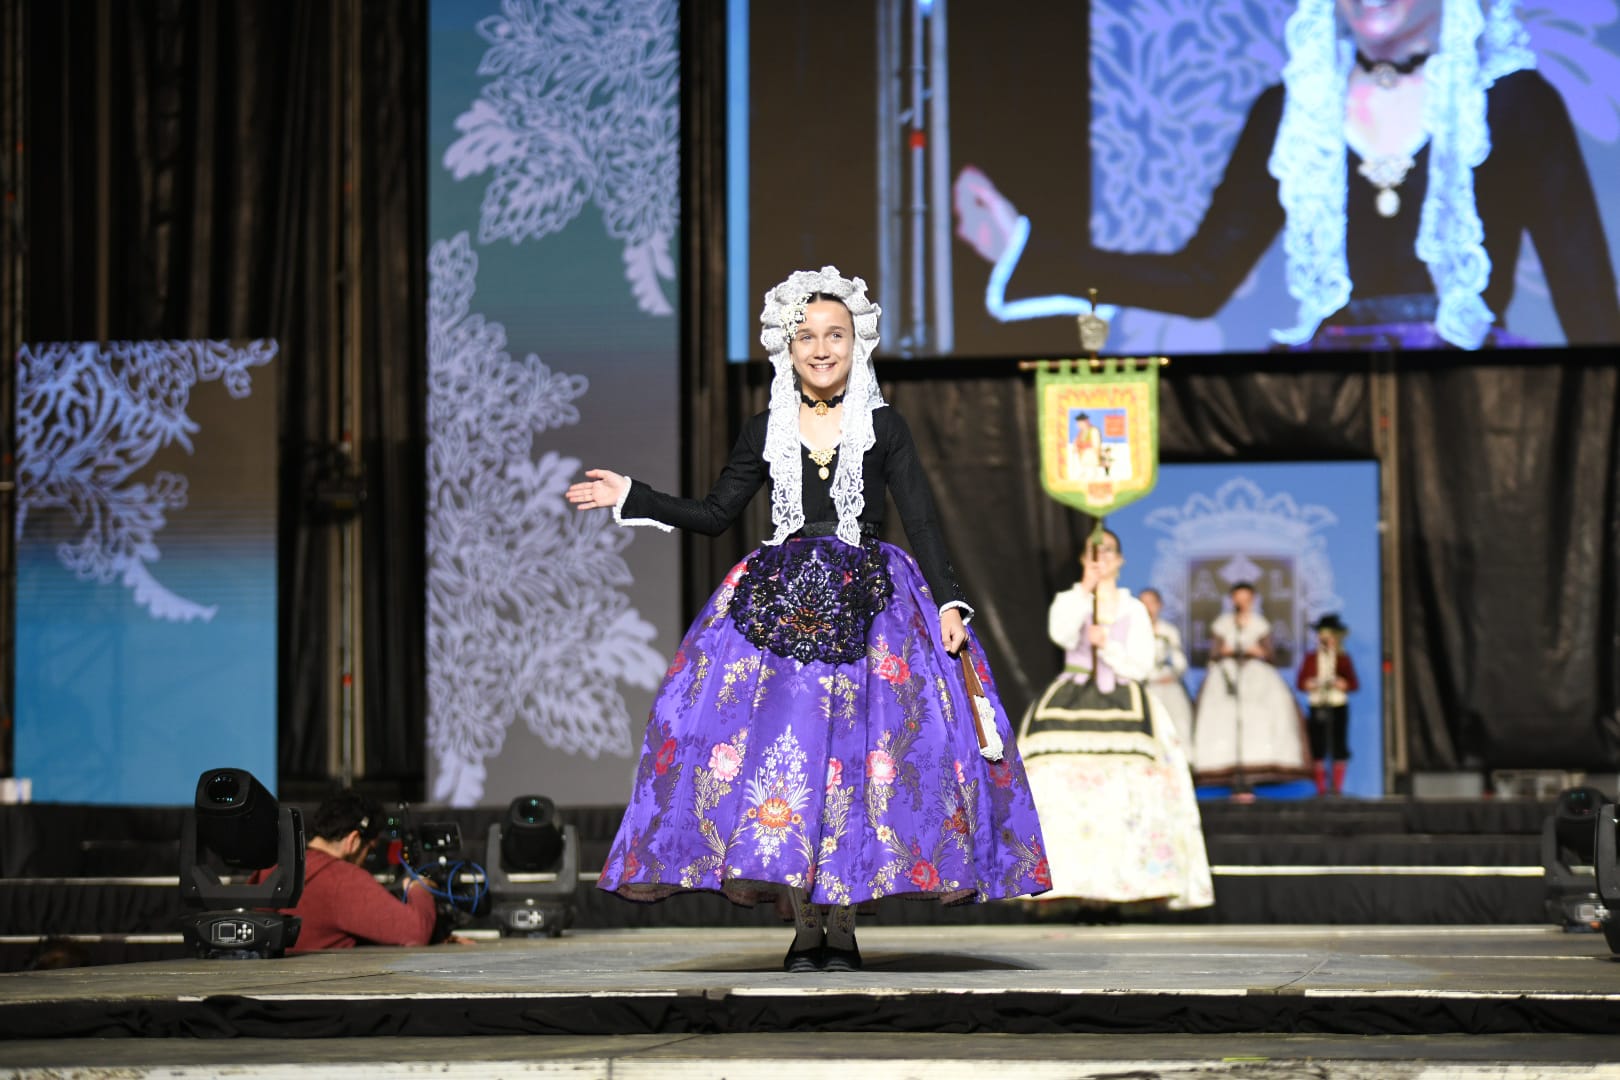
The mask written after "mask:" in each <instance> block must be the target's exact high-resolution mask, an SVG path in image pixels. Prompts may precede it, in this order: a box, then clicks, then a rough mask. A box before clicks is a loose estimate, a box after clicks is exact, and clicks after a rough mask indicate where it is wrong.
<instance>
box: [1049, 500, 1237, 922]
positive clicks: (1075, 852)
mask: <svg viewBox="0 0 1620 1080" xmlns="http://www.w3.org/2000/svg"><path fill="white" fill-rule="evenodd" d="M1124 563H1125V560H1124V558H1123V557H1122V555H1121V554H1120V548H1119V538H1118V537H1117V536H1115V535H1114V534H1113V533H1111V532H1106V531H1105V532H1104V533H1103V534H1102V536H1101V538H1100V539H1099V540H1098V541H1097V542H1095V543H1094V544H1093V545H1091V546H1090V548H1089V549H1088V552H1087V557H1086V558H1085V559H1084V560H1083V564H1084V566H1085V573H1084V575H1083V576H1082V578H1081V580H1080V583H1079V584H1078V585H1076V586H1074V587H1073V588H1072V589H1068V590H1067V591H1065V592H1061V593H1059V594H1058V595H1057V596H1056V597H1054V598H1053V600H1052V606H1051V609H1050V610H1049V611H1048V612H1047V632H1048V634H1049V635H1050V637H1051V639H1052V641H1053V643H1054V644H1056V645H1057V646H1059V647H1060V648H1062V649H1063V650H1064V659H1065V661H1066V665H1065V668H1064V671H1063V673H1062V674H1061V675H1059V676H1058V677H1057V678H1056V679H1055V680H1053V682H1052V684H1051V685H1050V686H1049V687H1047V690H1046V692H1045V693H1044V694H1043V695H1041V698H1040V700H1039V701H1037V702H1036V703H1035V704H1034V705H1033V706H1031V707H1030V710H1029V711H1028V712H1027V713H1026V714H1025V716H1024V721H1023V724H1022V725H1021V728H1020V731H1019V735H1018V745H1019V747H1020V749H1021V750H1022V752H1023V754H1024V762H1025V767H1026V768H1027V769H1028V770H1029V786H1030V791H1031V792H1033V794H1034V796H1035V806H1036V808H1037V809H1038V810H1039V811H1040V815H1041V822H1042V825H1043V826H1044V828H1045V833H1046V840H1047V844H1048V848H1047V851H1048V858H1049V859H1050V861H1051V865H1052V890H1051V892H1049V893H1046V894H1045V895H1044V896H1043V897H1042V898H1041V900H1042V902H1043V903H1044V902H1046V901H1048V900H1056V899H1071V900H1081V901H1084V902H1086V903H1088V904H1090V905H1115V904H1133V903H1140V902H1145V901H1154V902H1158V903H1161V904H1163V905H1165V906H1167V907H1169V908H1172V909H1176V910H1182V909H1187V908H1200V907H1208V906H1209V905H1210V904H1212V903H1214V900H1215V897H1214V891H1213V888H1212V885H1211V880H1210V870H1209V856H1208V854H1207V853H1206V852H1205V850H1204V833H1203V826H1202V823H1201V821H1200V818H1199V813H1198V801H1197V798H1196V796H1195V795H1194V793H1193V785H1192V774H1191V772H1190V770H1189V769H1188V767H1187V757H1186V754H1185V752H1184V750H1183V747H1182V742H1181V736H1180V734H1179V733H1178V732H1177V730H1176V727H1175V724H1174V722H1173V721H1172V720H1171V719H1170V715H1169V714H1168V713H1167V712H1166V711H1165V709H1164V707H1163V706H1162V705H1161V704H1159V702H1158V700H1157V699H1156V698H1155V697H1154V696H1153V695H1152V694H1151V693H1149V692H1148V691H1147V687H1146V686H1145V681H1146V679H1147V677H1148V675H1149V674H1150V673H1151V671H1152V670H1153V619H1152V617H1151V616H1149V614H1148V611H1147V608H1145V607H1144V606H1143V605H1142V602H1141V601H1140V600H1138V599H1136V598H1135V597H1134V596H1132V595H1131V593H1130V590H1129V589H1124V588H1120V587H1119V572H1120V568H1121V567H1122V566H1124Z"/></svg>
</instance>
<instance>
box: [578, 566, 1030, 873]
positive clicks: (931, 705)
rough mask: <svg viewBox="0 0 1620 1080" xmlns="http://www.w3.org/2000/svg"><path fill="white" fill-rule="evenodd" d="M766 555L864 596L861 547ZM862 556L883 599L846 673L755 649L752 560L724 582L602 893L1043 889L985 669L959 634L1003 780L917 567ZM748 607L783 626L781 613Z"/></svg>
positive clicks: (681, 674) (662, 717)
mask: <svg viewBox="0 0 1620 1080" xmlns="http://www.w3.org/2000/svg"><path fill="white" fill-rule="evenodd" d="M781 547H783V548H792V547H802V548H809V549H812V550H811V551H808V552H806V551H797V552H787V553H783V555H782V556H781V557H780V565H781V566H784V567H787V568H788V577H789V578H790V579H791V580H794V581H803V580H804V579H803V576H802V575H804V574H806V573H808V574H809V575H810V577H811V578H812V579H813V580H814V581H815V588H818V589H819V588H822V587H823V586H824V585H826V584H831V585H838V584H843V585H850V584H852V583H855V582H867V583H870V582H872V581H873V580H874V576H873V575H872V574H871V573H870V571H869V568H868V567H867V565H866V563H865V562H864V559H865V558H866V556H865V554H864V553H865V552H866V550H867V549H866V548H861V549H856V548H851V547H850V546H848V545H845V544H843V543H842V542H841V541H839V540H837V539H836V538H833V537H817V538H811V539H801V540H794V541H789V542H788V543H787V544H783V545H781ZM868 547H869V548H870V549H871V550H872V554H873V555H874V556H875V557H876V558H877V560H878V566H879V569H880V571H881V576H882V579H883V580H884V581H885V582H889V583H891V584H890V595H889V596H888V597H886V598H885V600H884V601H883V602H882V603H881V604H877V605H875V606H874V607H873V609H872V611H871V614H870V616H869V619H870V624H869V626H868V627H867V628H866V630H865V636H864V639H863V640H862V641H861V649H860V651H859V653H858V654H857V655H856V657H855V659H853V660H848V661H838V662H835V661H829V660H826V659H822V658H819V657H812V658H810V659H802V658H800V657H799V655H798V654H797V652H795V651H793V650H789V655H783V654H781V653H779V652H777V651H776V650H775V649H774V647H770V646H762V645H760V644H757V643H755V642H754V641H752V640H750V638H749V637H748V636H745V634H744V633H743V632H742V630H741V629H740V626H742V625H750V626H752V625H757V624H758V621H759V620H758V615H759V610H760V609H759V606H758V605H759V603H760V597H761V593H762V590H760V589H759V588H758V587H757V583H756V586H755V587H753V588H751V589H748V590H745V589H744V588H743V584H742V583H743V582H744V581H747V580H749V575H748V573H747V569H748V568H749V567H750V564H752V563H753V560H755V559H757V558H759V556H760V553H758V552H756V553H755V554H754V555H751V556H750V557H749V562H748V563H745V564H743V565H740V566H739V567H737V568H736V569H735V570H733V571H732V573H731V574H729V575H728V576H727V579H726V583H725V584H723V585H722V586H721V588H720V590H719V591H718V592H716V593H715V594H714V596H713V597H711V598H710V600H709V602H708V604H706V605H705V606H704V608H703V610H702V611H701V612H700V613H699V614H698V617H697V619H696V621H695V622H694V623H693V624H692V627H691V629H690V630H689V631H688V632H687V635H686V638H685V640H684V641H683V642H682V644H681V647H680V650H679V651H678V652H677V653H676V656H675V660H674V662H673V663H672V664H671V665H670V670H669V674H668V675H667V676H666V678H665V681H664V684H663V686H662V687H661V688H660V689H659V691H658V695H657V697H656V699H655V700H654V703H653V710H652V717H651V719H650V721H649V723H648V725H647V737H646V742H645V744H644V747H643V750H642V755H641V762H640V766H639V768H638V770H637V773H636V780H635V787H634V790H633V792H632V795H631V799H630V806H629V809H628V810H627V811H626V812H625V816H624V821H623V824H622V825H621V826H620V829H619V833H618V836H617V837H616V838H615V840H614V842H613V847H612V850H611V852H610V853H609V855H608V859H607V863H606V865H605V866H604V867H603V870H602V876H601V879H600V880H599V882H598V886H599V887H600V888H603V889H606V890H608V891H612V892H617V893H619V894H620V895H623V896H626V897H629V898H631V899H638V900H656V899H659V898H661V897H664V896H667V895H669V894H671V893H674V892H677V891H682V890H690V889H708V890H718V891H721V892H724V893H725V894H726V895H727V896H729V897H730V898H731V899H733V900H736V901H738V902H741V903H753V902H755V901H756V900H758V899H761V898H763V897H766V896H769V895H771V894H774V893H775V892H777V891H779V890H780V889H781V888H782V887H783V886H791V887H795V888H801V889H805V890H807V891H808V892H809V894H810V897H811V900H812V901H813V902H815V903H822V904H853V903H860V902H861V901H864V900H869V899H873V898H876V897H881V896H891V895H896V894H913V895H922V896H932V897H937V898H938V899H940V900H943V901H946V902H953V903H954V902H961V901H969V900H992V899H1000V898H1003V897H1010V896H1019V895H1025V894H1034V893H1039V892H1042V891H1044V890H1045V889H1047V888H1049V887H1050V886H1051V874H1050V870H1049V868H1048V865H1047V860H1046V848H1045V842H1044V840H1043V839H1042V837H1041V830H1040V824H1039V822H1038V821H1037V819H1036V816H1035V807H1034V803H1033V801H1032V800H1031V798H1030V794H1029V785H1028V781H1027V779H1026V777H1025V774H1024V766H1023V763H1022V761H1021V760H1020V758H1019V756H1018V751H1017V747H1016V746H1015V745H1014V744H1013V739H1012V731H1011V728H1010V726H1009V724H1008V721H1007V716H1006V713H1005V711H1004V710H1003V708H1002V705H1001V700H1000V696H999V694H998V693H997V691H996V686H995V681H994V679H993V677H992V676H991V673H990V671H989V668H988V666H987V665H986V664H985V663H984V660H983V656H984V654H983V652H982V651H981V650H980V649H979V646H978V643H977V641H976V640H975V639H974V638H973V637H972V634H971V633H970V634H969V645H968V648H970V649H971V650H972V656H973V658H974V662H975V667H976V669H977V671H978V673H979V678H980V680H981V681H982V682H983V684H984V687H985V691H986V693H987V694H988V696H989V698H990V700H991V702H992V703H993V705H994V707H995V711H996V723H997V724H998V725H999V726H1000V730H1001V733H1002V737H1003V739H1005V740H1006V742H1007V744H1008V746H1007V755H1006V758H1005V759H1004V760H1002V761H1000V762H988V761H985V760H984V759H983V758H982V757H981V756H980V755H979V752H978V742H977V738H976V736H975V735H974V731H973V722H972V712H971V709H972V706H971V704H970V702H969V701H968V697H967V691H966V688H965V687H964V686H963V685H962V676H961V666H960V662H959V661H957V660H956V659H955V658H953V657H951V656H950V655H948V654H947V653H946V652H945V651H944V649H943V648H942V647H941V646H940V644H939V635H938V618H939V617H938V611H937V607H936V605H935V603H934V601H933V599H932V598H931V597H930V596H929V593H928V587H927V585H926V584H925V583H924V582H923V579H922V575H921V573H920V572H919V571H918V569H917V565H916V563H915V562H914V561H913V560H912V558H911V557H910V556H909V555H907V554H906V553H905V552H903V551H901V550H900V549H899V548H897V547H894V546H892V545H889V544H880V543H878V542H877V541H872V542H870V544H869V545H868ZM839 549H842V550H839ZM766 550H767V551H769V550H770V549H766ZM851 553H860V554H861V558H862V561H853V560H852V557H851ZM832 567H842V568H843V569H844V570H847V571H848V573H849V578H848V579H847V580H843V579H842V578H841V576H839V575H832V574H831V571H830V570H829V568H832ZM806 568H811V569H809V570H806ZM795 574H798V575H800V576H799V577H795V576H794V575H795ZM824 574H827V575H829V576H826V577H823V575H824ZM863 575H864V576H863ZM759 580H771V579H770V578H761V579H759ZM777 580H781V578H780V576H779V577H778V579H777ZM866 587H867V586H865V585H862V586H860V588H863V589H864V588H866ZM763 592H764V594H765V596H766V602H765V606H766V608H767V609H770V610H777V611H778V612H780V610H781V609H780V608H772V605H778V604H781V603H783V602H784V601H783V600H782V599H781V598H780V595H779V594H777V593H776V592H774V591H772V590H763ZM790 594H791V590H790V589H785V590H784V591H783V593H782V594H781V595H790ZM801 595H809V594H808V593H804V594H801ZM864 595H867V596H871V595H873V594H872V593H871V592H866V593H865V594H864ZM745 600H746V601H748V603H747V605H745V603H744V601H745ZM844 603H845V606H846V608H847V609H853V608H854V607H855V605H856V602H855V601H851V600H848V599H846V600H845V601H844ZM773 617H774V616H773ZM774 640H780V639H774Z"/></svg>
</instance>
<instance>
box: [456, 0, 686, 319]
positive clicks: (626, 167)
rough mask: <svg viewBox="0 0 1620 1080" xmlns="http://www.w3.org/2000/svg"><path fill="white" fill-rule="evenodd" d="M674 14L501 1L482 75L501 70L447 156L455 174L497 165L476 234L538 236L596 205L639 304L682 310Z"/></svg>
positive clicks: (624, 4)
mask: <svg viewBox="0 0 1620 1080" xmlns="http://www.w3.org/2000/svg"><path fill="white" fill-rule="evenodd" d="M678 22H679V14H678V10H677V8H676V5H675V3H674V0H640V2H628V0H503V2H502V4H501V14H499V15H490V16H488V17H487V18H484V19H482V20H480V21H479V23H478V33H479V35H480V36H482V37H483V38H484V40H486V41H488V42H489V43H490V48H489V50H488V51H487V52H486V53H485V54H484V58H483V60H482V62H480V64H479V65H478V74H479V75H481V76H490V75H492V76H494V79H492V80H491V81H490V82H489V83H487V84H486V85H485V86H484V89H483V93H482V95H481V96H480V97H479V98H478V100H476V101H474V102H473V104H472V107H471V108H469V109H468V110H467V111H466V112H464V113H462V114H461V115H460V116H459V117H457V118H456V130H457V131H458V132H460V133H461V134H460V136H459V137H458V138H457V139H456V140H455V141H454V142H453V143H451V144H450V147H449V149H448V150H446V151H445V155H444V166H445V168H446V169H448V170H449V171H450V173H451V175H452V176H454V177H455V179H457V180H465V179H467V178H468V177H470V176H474V175H482V174H484V173H491V174H493V175H492V176H491V178H490V181H489V186H488V187H487V188H486V189H485V192H484V202H483V207H482V210H481V216H480V222H479V227H478V242H479V243H481V244H488V243H491V242H493V241H495V240H498V239H501V238H502V237H504V238H506V239H508V240H510V241H511V242H512V243H514V244H516V243H520V242H521V241H524V240H539V239H541V238H543V237H546V236H549V235H551V234H552V233H555V232H558V231H559V230H561V229H562V228H563V227H564V226H565V225H567V224H568V223H569V222H570V221H573V220H574V219H575V218H576V217H578V216H579V214H580V212H581V211H582V210H583V209H584V208H585V204H586V203H592V202H594V203H595V204H596V205H597V206H598V207H599V208H600V209H601V212H602V222H603V224H604V225H605V226H606V228H607V232H608V235H609V236H611V237H613V239H615V240H617V241H620V242H621V243H623V245H624V274H625V279H626V280H627V281H628V282H629V285H630V290H631V293H632V295H634V297H635V300H636V304H637V306H638V307H639V308H640V309H641V310H642V311H644V312H646V313H647V314H649V315H671V314H673V313H674V310H675V309H674V305H673V304H672V303H671V302H670V298H669V297H668V296H667V295H666V291H665V290H666V283H670V287H673V282H674V280H675V262H674V259H673V257H672V255H671V252H670V242H671V240H672V239H673V237H674V235H675V227H676V223H677V218H678V216H679V213H680V190H679V164H680V88H679V75H680V70H679V69H680V52H679V38H678V33H677V31H678Z"/></svg>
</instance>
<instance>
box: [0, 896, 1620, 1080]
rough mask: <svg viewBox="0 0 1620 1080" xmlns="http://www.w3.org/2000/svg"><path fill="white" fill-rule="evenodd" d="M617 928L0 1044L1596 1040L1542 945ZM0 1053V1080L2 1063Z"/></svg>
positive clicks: (1360, 938)
mask: <svg viewBox="0 0 1620 1080" xmlns="http://www.w3.org/2000/svg"><path fill="white" fill-rule="evenodd" d="M789 936H790V935H789V933H788V931H787V930H786V928H783V929H758V928H732V929H637V930H611V931H584V932H576V933H569V934H567V935H564V936H563V937H561V938H559V939H555V940H551V939H534V940H511V939H508V940H496V941H489V942H480V943H476V944H472V945H441V946H436V947H434V948H428V949H358V950H349V951H342V952H331V953H318V954H311V955H307V956H297V957H288V958H286V959H282V960H248V961H223V960H180V961H153V962H147V963H138V964H124V965H111V966H106V967H98V968H80V969H73V970H67V971H47V972H33V973H14V974H6V975H0V1039H4V1040H28V1039H61V1038H85V1037H99V1038H118V1037H144V1038H175V1037H185V1038H249V1039H278V1038H280V1039H301V1038H323V1039H332V1038H355V1037H368V1038H374V1037H378V1036H388V1037H391V1038H400V1037H436V1038H454V1037H463V1036H554V1037H555V1036H626V1035H637V1036H650V1035H671V1034H682V1035H692V1034H703V1035H735V1034H765V1033H784V1032H810V1031H821V1032H828V1031H836V1032H849V1033H882V1034H886V1035H890V1034H896V1033H929V1032H932V1033H958V1034H970V1033H990V1032H994V1033H1001V1034H1017V1035H1078V1034H1093V1035H1121V1034H1136V1035H1141V1034H1178V1033H1179V1034H1189V1033H1190V1034H1197V1035H1206V1036H1215V1035H1253V1034H1265V1033H1270V1034H1289V1035H1324V1036H1336V1035H1369V1034H1376V1035H1383V1036H1449V1035H1491V1036H1512V1035H1521V1034H1562V1035H1593V1036H1603V1035H1612V1034H1615V1033H1620V963H1616V962H1615V961H1614V960H1613V959H1611V956H1610V953H1609V951H1608V949H1607V947H1606V945H1605V944H1604V941H1603V938H1602V937H1601V936H1599V935H1587V934H1579V935H1572V934H1565V933H1562V932H1559V931H1558V930H1556V929H1553V928H1550V927H1540V926H1523V927H1512V926H1509V927H1502V926H1492V927H1477V928H1450V927H1341V928H1328V927H1320V926H1256V927H1209V926H1133V927H1092V926H983V927H977V926H962V927H873V928H870V929H866V928H862V929H861V930H860V941H861V948H862V951H863V953H864V954H865V958H866V965H867V966H866V970H864V971H862V972H859V973H842V974H840V973H820V974H812V975H789V974H787V973H785V972H783V971H782V970H781V969H780V963H781V956H782V953H783V952H784V951H785V949H786V947H787V942H788V938H789ZM6 1047H7V1043H5V1042H0V1064H3V1063H4V1062H5V1061H6V1060H7V1055H6Z"/></svg>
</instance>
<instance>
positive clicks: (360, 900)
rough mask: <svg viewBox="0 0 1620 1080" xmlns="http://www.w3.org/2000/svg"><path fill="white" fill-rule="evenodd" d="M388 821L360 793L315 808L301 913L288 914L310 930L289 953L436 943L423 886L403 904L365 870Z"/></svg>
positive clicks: (413, 888)
mask: <svg viewBox="0 0 1620 1080" xmlns="http://www.w3.org/2000/svg"><path fill="white" fill-rule="evenodd" d="M382 821H383V811H382V807H380V806H378V805H377V804H376V803H375V802H373V801H372V800H370V799H368V798H366V797H365V796H364V795H361V794H359V793H357V792H354V791H348V790H345V791H341V792H339V793H338V794H336V795H334V796H332V797H331V798H330V799H327V800H326V801H325V802H323V803H321V805H320V806H319V807H318V808H317V809H316V811H315V816H314V817H313V818H312V819H311V820H310V823H309V834H310V839H309V847H308V848H307V849H306V850H305V852H304V893H303V895H302V896H301V897H299V899H298V906H297V907H293V908H285V909H283V911H282V914H284V915H296V916H298V917H299V918H300V919H302V920H303V924H304V925H303V929H302V930H301V931H300V932H299V934H298V943H297V945H295V946H294V947H293V948H291V949H288V950H287V951H288V952H293V953H302V952H313V951H314V950H316V949H352V948H354V947H355V946H356V945H426V944H428V943H429V942H431V941H432V940H433V926H434V920H435V915H436V911H435V907H434V903H433V897H432V896H431V895H430V894H429V893H428V891H427V889H426V888H425V887H424V886H423V885H422V883H421V882H420V881H418V880H417V879H415V878H413V877H407V878H406V879H405V895H404V902H403V903H402V902H401V900H400V898H398V897H396V896H394V895H393V894H392V893H390V892H389V891H388V890H387V889H385V888H383V887H382V886H381V885H379V884H377V879H376V878H374V877H372V876H371V874H369V873H367V872H366V871H365V870H364V869H362V868H361V864H362V863H363V862H364V861H365V859H366V855H367V854H369V853H370V851H371V849H372V848H373V847H375V846H376V843H377V837H378V835H379V834H380V833H381V832H382ZM267 872H268V871H261V872H260V873H259V874H255V875H254V877H255V878H258V877H259V876H261V874H263V873H267Z"/></svg>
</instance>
